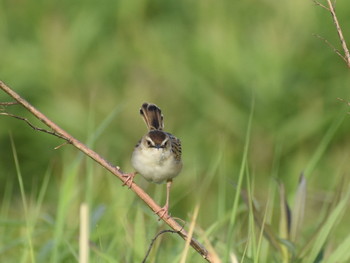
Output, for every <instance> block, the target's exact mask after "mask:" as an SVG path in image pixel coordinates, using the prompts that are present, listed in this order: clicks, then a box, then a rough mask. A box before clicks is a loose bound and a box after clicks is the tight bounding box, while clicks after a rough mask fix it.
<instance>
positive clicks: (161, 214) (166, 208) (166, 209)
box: [156, 179, 173, 218]
mask: <svg viewBox="0 0 350 263" xmlns="http://www.w3.org/2000/svg"><path fill="white" fill-rule="evenodd" d="M172 182H173V180H172V179H169V180H168V181H167V183H166V201H165V206H163V207H162V208H161V209H160V210H158V211H157V212H156V214H157V215H158V216H159V218H162V217H164V216H166V217H167V218H169V217H170V215H169V213H168V212H169V196H170V187H171V184H172Z"/></svg>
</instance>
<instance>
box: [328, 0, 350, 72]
mask: <svg viewBox="0 0 350 263" xmlns="http://www.w3.org/2000/svg"><path fill="white" fill-rule="evenodd" d="M327 3H328V6H329V11H330V12H331V14H332V18H333V22H334V24H335V27H336V29H337V32H338V36H339V39H340V43H341V45H342V47H343V50H344V54H345V58H346V61H347V65H348V67H350V53H349V49H348V47H347V45H346V42H345V39H344V36H343V32H342V30H341V28H340V24H339V22H338V18H337V15H336V14H335V10H334V6H333V4H332V2H331V1H330V0H327Z"/></svg>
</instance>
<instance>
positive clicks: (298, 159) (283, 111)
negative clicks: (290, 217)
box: [0, 0, 350, 262]
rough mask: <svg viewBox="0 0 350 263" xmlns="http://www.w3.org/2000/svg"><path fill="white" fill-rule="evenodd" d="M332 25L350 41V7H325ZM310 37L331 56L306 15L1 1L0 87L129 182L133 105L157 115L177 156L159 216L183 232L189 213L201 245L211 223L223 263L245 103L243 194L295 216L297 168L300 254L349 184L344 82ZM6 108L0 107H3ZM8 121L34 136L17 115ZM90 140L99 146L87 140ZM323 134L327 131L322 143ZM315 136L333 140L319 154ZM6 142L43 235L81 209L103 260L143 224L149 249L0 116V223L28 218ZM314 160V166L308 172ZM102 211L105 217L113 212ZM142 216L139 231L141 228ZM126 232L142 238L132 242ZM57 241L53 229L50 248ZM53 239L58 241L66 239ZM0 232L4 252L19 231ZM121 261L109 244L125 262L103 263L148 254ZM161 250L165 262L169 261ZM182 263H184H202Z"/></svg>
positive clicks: (300, 4) (90, 186)
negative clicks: (304, 192)
mask: <svg viewBox="0 0 350 263" xmlns="http://www.w3.org/2000/svg"><path fill="white" fill-rule="evenodd" d="M337 12H338V19H339V21H340V23H341V25H342V26H343V28H344V33H345V38H346V39H347V40H348V41H350V35H347V32H348V31H349V30H348V29H349V28H350V21H349V20H346V19H345V18H346V17H348V15H349V13H350V6H349V5H347V4H346V2H345V1H337ZM314 33H315V34H319V35H321V36H323V37H324V38H326V39H327V40H328V41H329V42H331V43H333V44H334V45H335V46H337V47H339V48H340V45H339V40H338V37H337V33H336V31H335V28H334V25H333V22H332V20H331V16H330V14H329V13H327V12H326V11H325V10H324V9H322V8H320V7H318V6H315V4H313V2H312V1H308V0H295V1H287V0H283V1H272V0H263V1H253V0H248V1H227V0H226V1H225V0H218V1H209V0H204V1H193V0H190V1H183V0H180V1H172V0H170V1H159V0H153V1H147V0H130V1H111V0H104V1H99V2H96V1H73V2H72V1H66V0H63V1H39V0H36V1H26V0H17V1H6V0H2V1H0V35H1V37H0V54H1V63H0V79H1V80H2V81H3V82H5V83H6V84H7V85H9V86H10V87H11V88H13V89H14V90H15V91H16V92H18V93H19V94H21V95H22V96H23V97H24V98H26V99H27V100H28V101H29V102H30V103H31V104H33V105H34V106H35V107H37V108H38V109H39V110H41V111H42V112H43V113H44V114H46V115H47V116H48V117H49V118H51V120H53V121H54V122H56V123H57V124H58V125H60V126H61V127H62V128H63V129H65V130H66V131H68V132H69V133H70V134H72V135H73V136H75V137H76V138H77V139H79V140H81V141H82V142H85V143H89V145H90V146H92V147H93V149H95V150H96V151H97V152H99V153H100V154H101V155H102V156H104V157H105V158H106V159H107V160H109V161H111V162H113V163H115V164H116V165H119V166H121V167H122V168H123V169H124V170H127V171H131V170H132V168H131V165H130V155H131V152H132V150H133V147H134V145H135V143H136V142H137V141H138V139H139V138H140V137H141V136H142V135H143V134H144V133H145V132H146V128H145V125H144V123H143V121H142V120H141V118H140V116H139V114H138V109H139V107H140V106H141V104H142V103H143V102H145V101H148V102H152V103H155V104H157V105H158V106H159V107H160V108H161V109H162V110H163V114H164V116H165V128H166V130H167V131H169V132H171V133H173V134H175V135H176V136H178V137H179V138H181V140H182V144H183V159H184V169H183V172H182V173H181V175H180V176H179V177H178V178H176V180H175V182H174V184H173V189H172V195H171V198H172V200H171V212H172V214H173V215H174V216H178V217H180V218H183V219H185V220H189V219H190V214H191V212H192V211H193V209H194V207H195V205H196V204H197V203H199V204H201V209H200V213H199V217H198V222H197V223H198V225H199V226H200V227H201V228H203V229H204V230H205V229H207V228H209V227H213V224H215V222H217V223H218V224H219V225H221V227H219V226H217V227H219V228H220V230H218V231H214V232H215V234H212V235H213V236H209V238H210V239H211V240H214V243H216V244H217V245H218V247H219V251H221V250H222V247H223V245H220V244H221V242H222V243H225V240H226V236H225V235H226V234H227V233H226V231H225V227H223V226H225V224H227V221H225V220H227V216H228V214H229V213H230V212H229V211H230V209H231V208H232V205H233V202H234V201H233V200H234V196H235V192H236V188H235V187H236V184H237V181H238V175H239V171H240V165H241V162H242V158H243V150H244V145H245V137H246V136H247V126H248V119H249V115H250V113H251V108H252V104H254V112H253V120H252V128H251V134H250V145H249V152H248V160H247V167H249V172H250V173H249V176H250V177H251V180H252V182H254V186H253V187H252V189H251V190H252V191H253V193H254V194H253V195H254V196H255V198H256V201H257V202H259V203H260V204H261V205H262V206H264V205H265V204H266V202H267V199H268V196H269V194H270V189H271V184H274V180H275V179H278V181H279V182H283V183H284V184H285V187H286V194H287V199H289V200H290V201H292V200H293V197H294V194H295V189H296V188H297V184H298V180H299V176H300V174H301V173H302V172H303V171H305V170H306V169H307V174H305V176H306V178H307V181H308V200H307V209H306V215H305V217H306V218H305V219H306V220H305V226H304V228H303V232H304V234H305V235H304V239H306V238H307V237H310V236H311V235H312V232H313V231H314V230H315V228H316V227H317V226H316V225H315V224H314V222H315V221H318V219H319V216H320V211H321V210H322V211H324V210H325V204H328V202H330V201H329V200H330V198H331V197H332V196H333V195H334V191H335V189H337V188H336V187H337V184H338V183H339V180H340V179H339V178H340V177H341V176H343V175H344V174H345V175H348V173H349V172H348V171H349V170H350V162H348V160H349V149H350V140H349V136H348V131H349V128H350V117H348V116H347V115H346V112H347V111H348V110H349V109H348V108H347V106H346V105H345V104H344V103H341V102H339V101H338V100H337V99H336V98H337V97H340V98H343V99H345V100H347V99H348V98H349V95H350V90H349V89H348V88H346V87H348V86H349V84H350V77H349V76H350V75H349V69H348V68H347V67H346V65H345V63H344V62H343V61H342V60H341V59H340V58H339V57H338V56H337V55H336V54H335V52H333V51H332V49H331V48H330V47H329V46H327V45H326V44H325V43H324V42H323V41H322V40H320V39H318V38H316V37H314V36H313V34H314ZM349 43H350V42H349ZM8 100H9V98H8V97H7V96H6V95H5V94H2V93H0V101H8ZM7 110H9V111H11V112H13V113H16V114H18V115H20V116H24V117H28V118H30V119H31V120H32V121H33V123H35V124H37V125H38V126H41V127H42V125H41V124H40V123H38V122H36V121H35V120H33V119H32V117H31V116H30V115H29V114H28V113H27V112H25V111H24V110H23V109H21V108H20V107H18V106H13V107H11V108H7ZM98 129H101V133H96V131H97V130H98ZM331 129H334V132H329V131H330V130H331ZM327 132H328V133H330V134H331V135H329V141H328V142H324V141H322V140H323V139H324V138H325V136H326V134H327ZM11 137H12V138H13V141H14V149H16V152H17V156H18V162H19V166H20V170H21V175H22V177H23V183H24V190H25V193H26V195H27V196H28V200H27V201H28V202H34V203H35V200H38V199H37V198H38V197H37V195H38V193H39V190H40V189H42V187H43V185H44V183H45V180H49V181H48V184H47V190H45V198H43V201H42V206H40V211H41V213H42V215H41V216H42V217H43V218H45V220H44V221H45V222H46V223H47V222H55V218H56V219H57V218H60V220H62V222H64V223H62V224H65V225H67V227H68V229H69V228H70V226H71V225H74V224H75V225H76V224H78V222H76V221H77V216H76V215H77V214H78V212H77V211H78V205H79V204H80V202H81V201H88V202H89V204H90V207H91V210H92V211H95V212H94V213H93V215H99V216H100V217H101V218H105V219H101V220H102V222H100V223H99V225H101V229H103V230H102V231H101V232H99V231H100V230H98V227H96V228H93V229H94V230H92V231H93V232H92V236H93V237H95V238H96V240H100V241H96V240H95V242H96V243H99V242H100V243H99V244H100V245H101V244H102V243H104V242H106V243H107V244H108V245H106V244H103V245H101V246H102V247H103V248H104V249H105V252H106V253H107V254H108V251H109V250H108V248H110V250H111V251H113V250H112V249H111V247H108V246H109V245H110V244H111V243H113V242H114V241H115V240H114V239H113V238H114V237H113V236H114V235H115V233H117V231H119V233H118V235H120V237H119V238H120V239H121V240H117V241H115V242H114V243H113V245H115V246H118V244H119V243H118V242H121V241H122V240H123V238H125V236H127V235H128V234H131V235H133V234H134V235H135V239H136V240H139V237H138V236H137V233H138V232H137V231H136V230H137V229H138V230H140V229H143V228H142V224H143V223H145V222H148V223H147V224H154V225H153V226H152V227H150V229H148V228H145V229H143V231H144V232H145V233H146V235H147V237H146V240H145V241H144V242H145V243H144V244H143V243H140V244H139V245H140V247H142V246H143V248H142V249H146V247H147V244H148V241H149V240H150V239H151V238H152V236H153V235H154V234H155V231H156V229H157V227H159V226H157V223H155V218H154V216H153V215H152V214H150V213H149V212H148V211H146V208H145V207H143V204H142V203H141V201H139V200H135V199H134V196H133V193H131V192H130V191H128V190H127V189H122V188H121V186H120V184H121V183H120V182H119V181H118V180H116V179H115V178H113V177H112V176H110V175H109V174H108V173H107V172H105V171H103V170H102V169H101V168H99V167H96V165H95V164H94V163H93V162H92V161H91V160H87V159H85V158H84V157H82V156H81V155H80V154H79V153H78V152H77V150H75V149H73V148H72V147H70V146H64V147H61V148H60V149H58V150H53V148H54V147H55V146H57V145H59V144H61V143H62V141H60V140H59V139H57V138H54V137H52V136H49V135H46V134H40V133H38V132H35V131H33V130H32V129H31V128H30V127H29V126H26V124H25V123H23V122H20V121H18V120H14V119H10V118H8V117H5V116H3V117H1V118H0V180H1V181H2V182H3V183H2V184H1V185H0V193H1V194H0V200H1V199H3V202H4V203H6V204H7V205H8V207H7V208H8V209H5V208H4V207H2V210H3V211H6V213H3V214H1V213H0V219H1V220H5V221H6V222H7V221H8V220H10V221H11V220H14V221H15V220H17V219H18V218H21V220H22V219H23V213H24V212H23V210H22V204H21V201H20V198H21V195H20V187H19V184H18V178H17V176H18V170H17V171H16V166H15V162H14V155H13V148H12V146H11V139H10V138H11ZM320 145H322V146H323V147H324V151H322V150H320V149H319V146H320ZM316 153H317V154H320V158H319V159H315V160H316V161H317V162H316V163H315V165H311V166H310V163H311V162H312V160H313V159H312V158H313V156H314V155H315V154H316ZM75 166H76V167H75ZM310 167H311V168H310ZM70 173H73V174H75V177H74V179H72V181H71V182H70V183H71V184H72V185H71V187H73V188H74V187H77V189H75V190H74V191H73V190H72V189H69V190H67V191H68V192H69V193H71V198H72V200H74V202H73V201H72V200H70V202H72V203H71V204H72V205H71V206H67V207H66V208H67V211H66V212H67V213H68V211H69V213H76V215H73V214H68V215H64V214H62V213H63V212H62V213H61V214H60V212H59V211H56V208H57V207H56V206H57V205H59V204H58V203H60V202H63V201H61V199H60V198H62V196H64V192H61V191H63V190H62V189H65V188H64V185H65V182H66V181H65V180H66V179H65V178H70V177H69V175H70ZM48 174H49V175H48ZM47 178H49V179H47ZM136 181H137V182H139V183H140V184H141V185H142V186H143V187H144V188H146V189H147V192H149V193H150V194H151V196H154V197H155V199H156V200H157V201H158V200H159V203H162V202H163V200H164V194H165V186H164V185H161V186H159V185H155V186H154V185H148V184H147V183H145V182H144V181H143V179H141V177H139V178H137V179H136ZM66 187H68V186H66ZM243 188H247V185H243ZM75 191H76V192H75ZM118 193H119V194H118ZM30 200H32V201H30ZM121 200H124V202H121ZM67 202H68V201H67ZM67 205H68V204H67ZM114 205H115V206H116V207H117V208H116V207H114V208H113V209H117V210H113V211H114V212H111V209H112V208H111V207H112V206H114ZM276 205H278V204H277V203H276ZM100 208H101V209H102V210H101V209H100ZM99 209H100V210H99ZM104 209H105V210H104ZM240 209H241V210H240V213H242V216H243V217H244V213H246V212H247V208H246V206H245V204H244V202H242V201H240ZM101 211H104V212H101ZM140 211H141V212H142V213H140ZM111 213H112V214H111ZM113 213H114V214H113ZM144 213H146V215H149V216H147V217H146V218H144V217H145V215H144ZM60 216H61V217H60ZM118 217H119V218H118ZM135 218H136V219H137V220H136V219H135ZM272 218H273V217H272ZM107 219H110V221H109V220H107ZM96 220H97V219H96ZM113 220H115V221H114V222H113ZM128 220H131V221H134V220H136V222H138V223H139V225H138V228H135V229H134V230H135V233H132V231H131V230H130V228H131V225H132V224H131V223H130V221H128ZM143 220H145V222H144V221H143ZM220 220H222V221H220ZM272 220H273V219H272ZM347 220H350V218H349V216H347ZM345 221H346V220H345V219H344V220H343V221H341V222H340V223H339V225H338V227H337V228H336V229H335V230H334V233H333V236H332V238H333V239H332V241H331V247H336V246H337V245H338V244H339V243H341V242H342V240H344V239H345V237H346V234H347V232H346V231H345V232H344V229H348V226H347V224H346V223H345ZM11 222H12V221H11ZM117 222H120V224H121V225H119V226H118V230H116V229H114V227H113V225H114V224H116V223H117ZM150 222H151V223H150ZM12 223H13V222H12ZM12 223H11V224H12ZM13 224H15V223H13ZM38 224H39V225H40V224H44V223H38ZM47 224H48V225H50V224H49V223H47ZM238 224H239V225H242V224H243V222H240V223H238ZM54 225H55V224H54ZM106 225H107V226H106ZM146 226H147V227H148V225H146ZM1 227H3V228H4V227H7V225H6V224H5V225H2V226H0V228H1ZM45 227H47V226H45ZM45 227H43V228H45ZM48 228H49V227H48ZM58 228H59V227H57V225H56V228H55V229H56V232H55V233H56V234H55V237H56V238H57V236H58V233H59V231H60V230H57V229H58ZM96 229H97V230H96ZM61 230H62V231H63V233H65V234H64V235H66V232H65V230H64V227H62V228H61ZM134 230H133V231H134ZM3 231H4V232H3V233H5V232H6V231H10V232H11V233H12V235H9V240H6V241H7V243H11V242H10V241H11V238H10V237H11V236H12V237H14V236H16V232H17V230H16V227H13V226H12V228H11V230H6V231H5V230H3ZM42 231H43V232H45V231H48V230H42ZM94 231H95V232H94ZM123 231H124V232H123ZM72 232H74V231H72ZM6 233H7V234H9V233H8V232H6ZM17 234H18V236H17V237H21V235H20V234H19V233H17ZM74 235H77V234H76V233H75V232H74V233H73V234H72V235H71V236H73V241H72V242H73V243H74ZM236 235H237V238H236V239H235V242H234V243H235V246H234V248H233V250H234V251H236V252H238V254H240V253H243V249H242V246H243V247H244V245H242V243H244V242H245V238H244V237H242V236H240V235H238V234H237V233H236ZM101 236H102V237H101ZM51 237H52V235H51V234H50V232H45V234H44V240H46V241H47V242H48V243H45V242H46V241H45V242H44V241H43V243H41V244H35V246H38V247H39V248H38V251H41V252H40V253H41V254H39V255H38V256H37V257H36V258H37V260H38V262H40V259H42V260H43V262H47V261H45V259H47V258H50V257H49V256H47V254H49V255H52V254H51V252H47V251H50V250H49V248H48V247H49V244H51V243H49V241H50V240H51ZM103 237H106V239H104V240H103ZM108 238H110V239H111V240H110V239H108ZM143 238H145V236H143ZM169 239H170V238H169ZM173 239H174V238H173ZM106 240H109V241H110V242H107V241H106ZM2 241H3V243H4V244H3V245H5V240H2ZM12 241H14V240H12ZM132 242H135V240H133V237H130V240H128V242H127V243H128V244H133V243H132ZM140 242H141V241H140ZM167 242H171V241H168V240H166V242H164V245H163V244H162V245H161V246H160V248H159V250H162V251H163V252H161V253H163V254H162V257H160V258H163V259H164V258H167V259H168V261H163V262H170V261H173V259H174V257H172V256H174V255H175V256H176V255H178V252H177V250H178V249H179V247H176V249H175V250H176V251H175V250H174V251H173V250H171V249H172V248H171V246H170V245H168V244H167ZM0 243H1V242H0ZM173 243H176V244H178V243H179V240H177V239H176V240H173ZM11 244H12V243H11ZM21 244H22V243H21ZM124 246H125V244H124V245H123V244H122V243H120V244H119V250H118V251H120V253H122V252H125V251H127V252H125V255H124V256H118V255H115V254H113V253H112V254H110V257H111V258H113V257H117V259H115V258H114V260H116V262H119V261H118V260H120V262H136V261H140V260H139V258H137V256H135V255H141V256H140V258H142V255H144V252H145V251H143V250H142V249H141V248H138V249H141V251H134V250H133V249H135V248H130V249H126V248H125V247H124ZM178 246H180V247H181V245H178ZM16 248H18V247H16V245H14V247H13V248H12V247H11V249H3V250H0V253H3V254H2V255H0V258H1V257H2V256H3V255H4V256H5V258H6V257H7V258H8V257H16ZM328 249H329V250H331V248H328ZM169 250H171V251H172V252H171V253H168V254H166V252H165V251H167V252H169ZM68 251H69V250H68ZM45 253H47V254H45ZM56 253H57V252H56ZM67 253H69V252H67ZM223 254H224V253H223ZM119 255H120V254H119ZM52 257H54V256H52ZM64 258H65V256H64V255H61V258H60V259H59V258H58V257H54V261H55V260H56V261H57V260H58V261H59V262H63V261H64ZM135 258H136V259H135ZM194 258H195V259H194V262H196V261H198V260H199V259H198V256H197V257H195V256H194ZM22 259H23V258H22ZM51 259H52V258H51ZM132 259H133V260H135V261H133V260H132ZM60 260H61V261H60ZM24 262H25V261H24ZM174 262H175V261H174ZM192 262H193V261H192ZM261 262H262V261H261ZM267 262H271V261H267Z"/></svg>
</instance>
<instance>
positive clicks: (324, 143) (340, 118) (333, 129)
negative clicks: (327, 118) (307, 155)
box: [304, 111, 346, 178]
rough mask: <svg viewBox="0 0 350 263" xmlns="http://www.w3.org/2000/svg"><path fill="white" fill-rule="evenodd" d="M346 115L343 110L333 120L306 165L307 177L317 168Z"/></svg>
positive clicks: (305, 173)
mask: <svg viewBox="0 0 350 263" xmlns="http://www.w3.org/2000/svg"><path fill="white" fill-rule="evenodd" d="M345 117H346V115H345V114H344V112H343V111H341V112H340V114H339V116H338V117H337V118H335V120H334V121H333V122H332V124H331V125H330V127H329V128H328V130H327V132H326V134H325V136H324V137H323V139H322V141H321V143H320V144H319V146H318V148H317V150H316V151H315V153H314V155H313V156H312V158H311V160H310V162H309V164H308V166H307V167H306V169H305V171H304V175H305V177H306V178H308V177H309V176H310V175H311V173H312V171H313V170H314V169H315V167H316V165H317V163H318V162H319V161H320V159H321V157H322V156H323V154H324V153H325V151H326V149H327V147H328V145H329V144H330V142H331V140H332V138H333V137H334V135H335V132H336V131H337V130H338V128H339V127H340V125H341V124H342V122H343V121H344V119H345Z"/></svg>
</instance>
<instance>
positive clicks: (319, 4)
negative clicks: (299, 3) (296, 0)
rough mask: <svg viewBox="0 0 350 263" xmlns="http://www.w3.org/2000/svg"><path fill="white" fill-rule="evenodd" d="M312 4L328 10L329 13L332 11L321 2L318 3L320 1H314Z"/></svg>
mask: <svg viewBox="0 0 350 263" xmlns="http://www.w3.org/2000/svg"><path fill="white" fill-rule="evenodd" d="M312 2H314V3H315V4H316V5H318V6H320V7H322V8H324V9H326V10H328V11H330V10H329V8H328V7H327V6H325V5H323V4H321V3H320V2H318V1H316V0H312Z"/></svg>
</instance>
